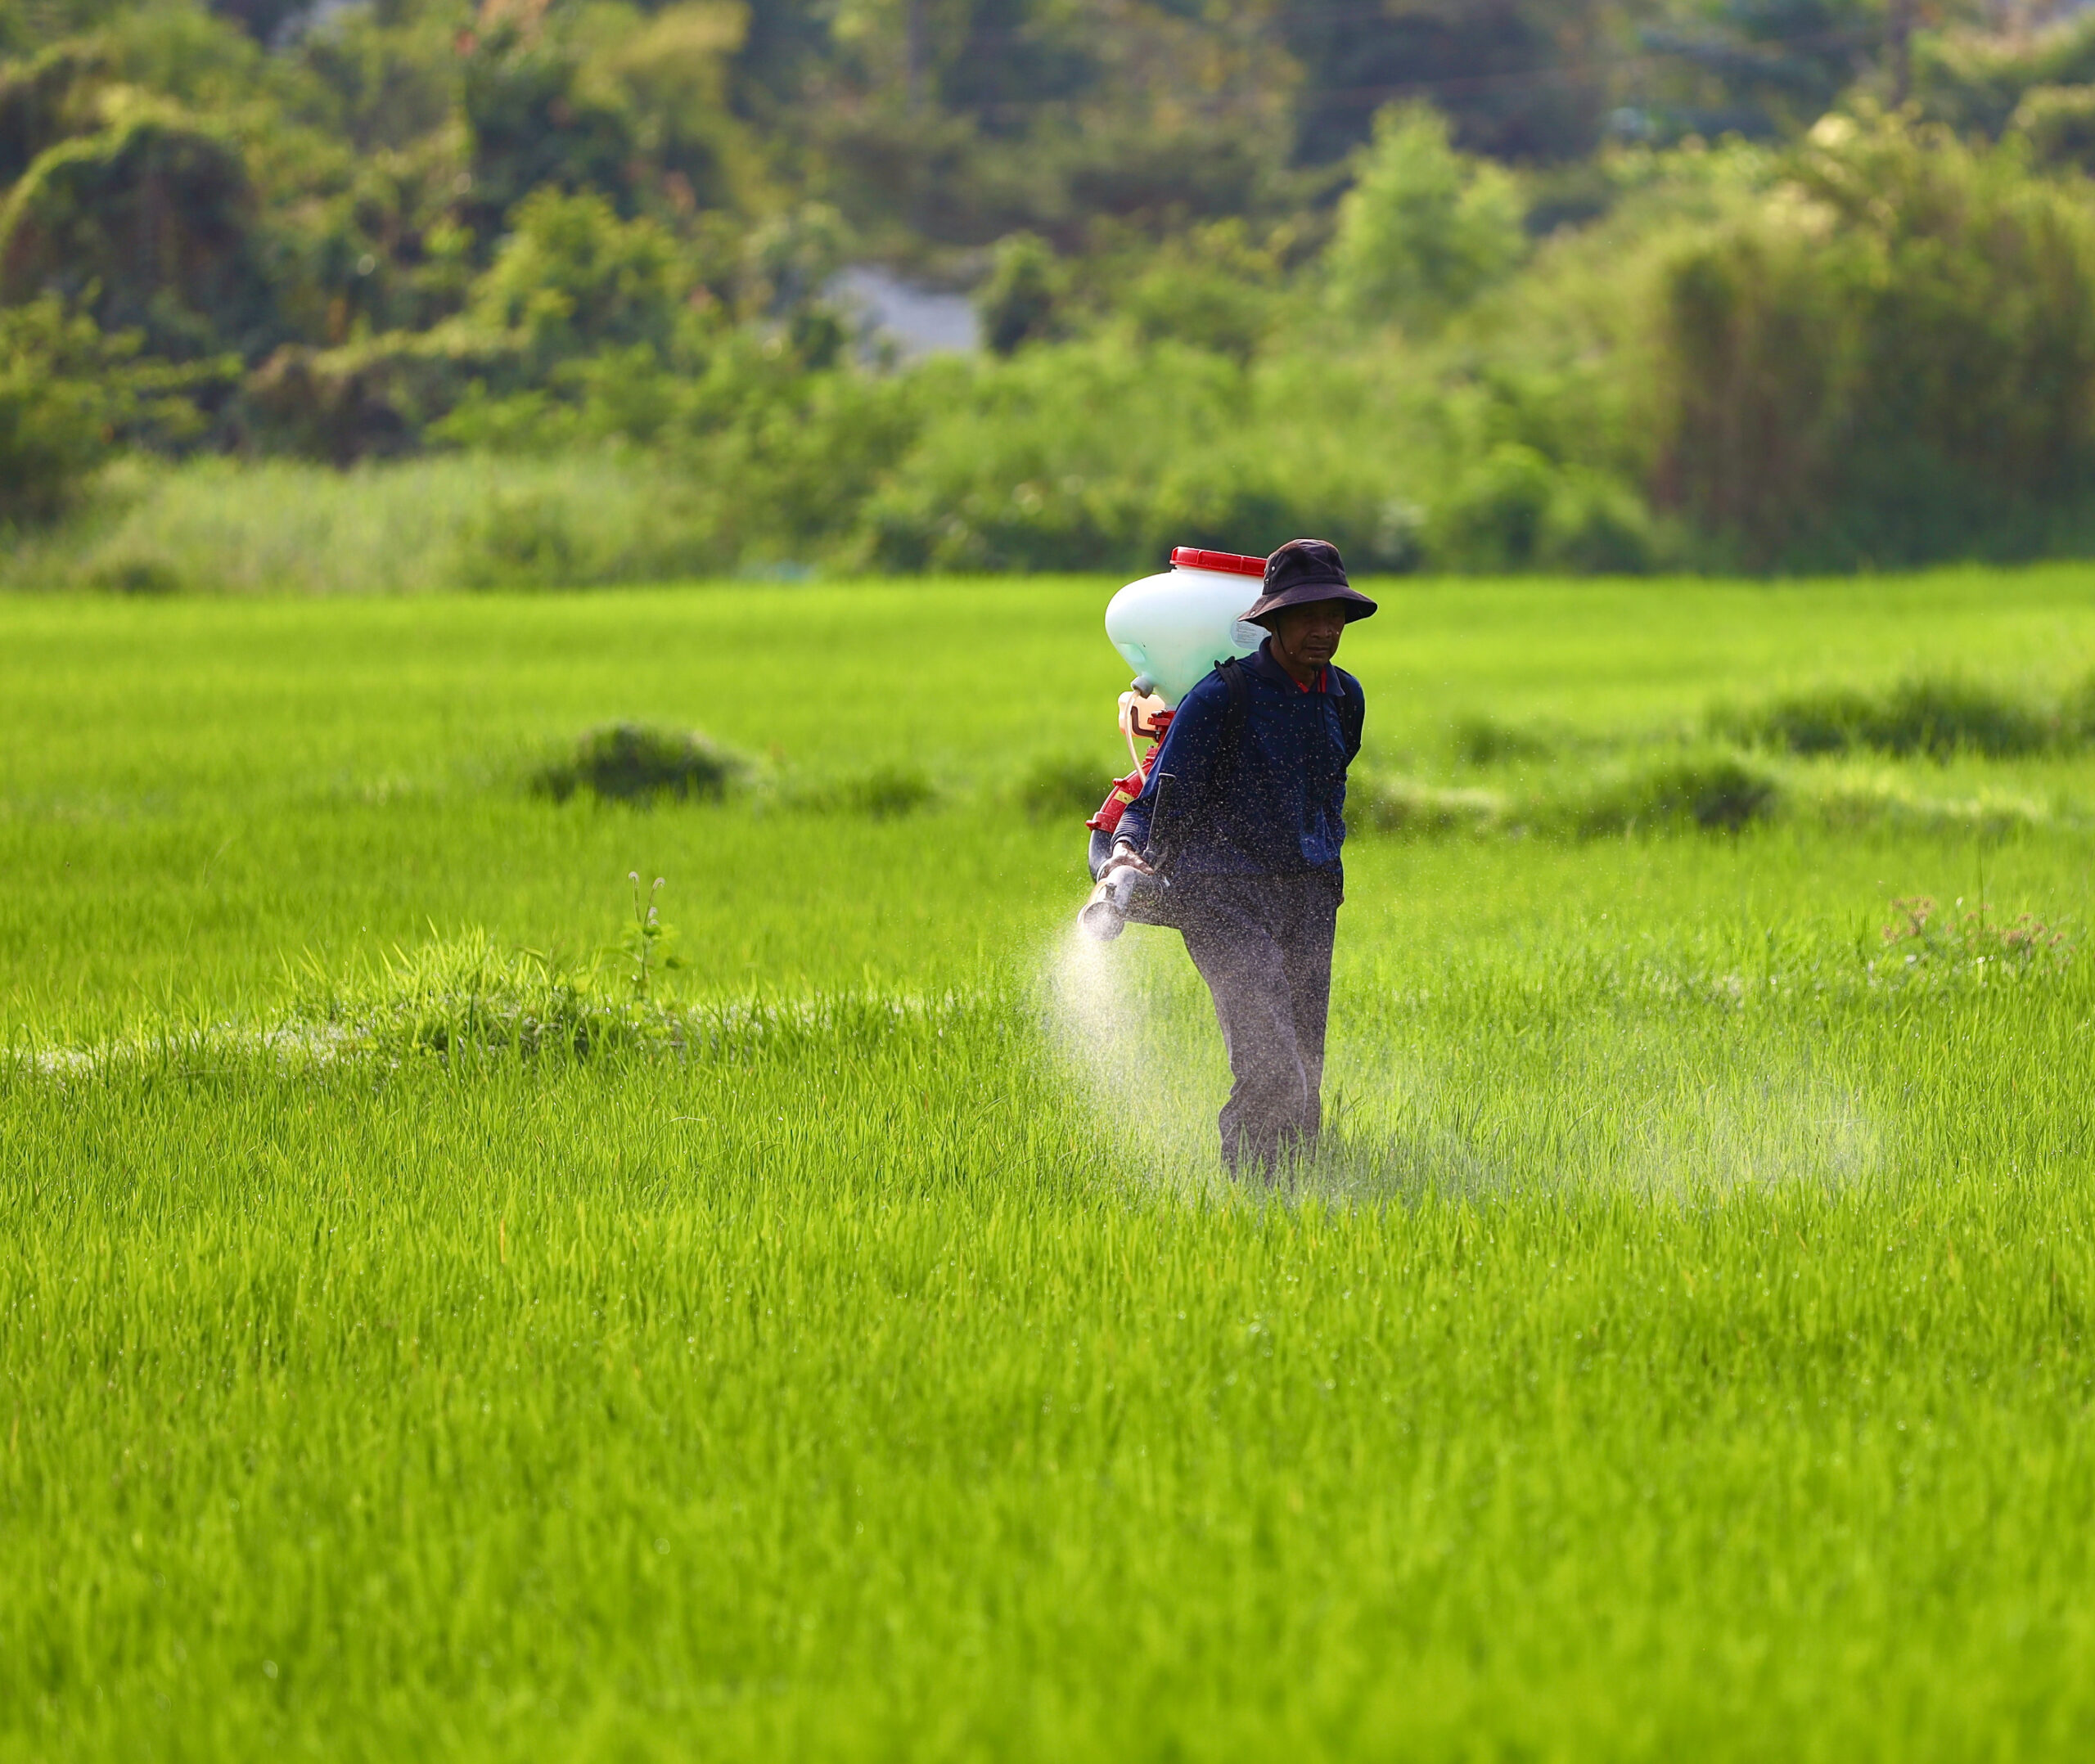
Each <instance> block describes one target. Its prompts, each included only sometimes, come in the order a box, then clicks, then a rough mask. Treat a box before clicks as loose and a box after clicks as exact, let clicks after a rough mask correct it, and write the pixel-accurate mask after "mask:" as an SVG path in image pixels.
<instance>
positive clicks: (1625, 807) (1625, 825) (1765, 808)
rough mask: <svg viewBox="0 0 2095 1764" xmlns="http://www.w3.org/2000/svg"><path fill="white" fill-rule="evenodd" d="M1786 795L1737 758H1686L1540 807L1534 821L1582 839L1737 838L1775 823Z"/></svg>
mask: <svg viewBox="0 0 2095 1764" xmlns="http://www.w3.org/2000/svg"><path fill="white" fill-rule="evenodd" d="M1781 804H1782V787H1781V786H1780V785H1778V784H1777V783H1776V781H1774V779H1773V778H1772V777H1770V776H1768V775H1767V774H1766V773H1765V772H1759V771H1757V770H1756V769H1755V768H1754V767H1751V766H1749V765H1748V764H1746V762H1745V761H1743V760H1741V759H1740V758H1737V756H1736V755H1734V754H1714V755H1710V756H1707V757H1700V756H1695V755H1686V756H1683V757H1682V758H1677V759H1669V760H1665V761H1662V762H1660V763H1658V764H1656V765H1653V766H1648V767H1640V768H1638V769H1635V770H1632V771H1629V772H1622V773H1620V774H1618V775H1617V776H1614V777H1612V778H1605V779H1602V780H1600V781H1597V782H1596V783H1595V784H1594V785H1592V786H1591V787H1589V789H1588V790H1587V791H1586V792H1584V794H1578V795H1574V796H1570V797H1568V798H1566V799H1561V800H1559V801H1557V802H1556V803H1549V804H1544V805H1542V808H1541V812H1540V813H1539V815H1538V817H1537V818H1538V819H1539V821H1542V822H1543V824H1544V825H1546V826H1547V825H1549V824H1550V823H1552V822H1554V823H1555V824H1557V826H1561V827H1562V828H1563V830H1566V831H1567V832H1570V833H1572V834H1574V835H1577V836H1579V837H1581V838H1585V839H1595V838H1602V837H1605V836H1606V835H1610V834H1620V833H1629V832H1633V831H1647V830H1659V829H1663V828H1665V827H1669V826H1694V827H1698V828H1700V829H1701V830H1703V831H1705V832H1710V833H1736V832H1737V831H1738V830H1740V829H1741V828H1742V827H1745V826H1748V825H1749V824H1750V823H1751V822H1753V821H1764V820H1767V819H1768V818H1769V817H1772V816H1773V814H1774V813H1775V812H1776V810H1777V808H1780V806H1781Z"/></svg>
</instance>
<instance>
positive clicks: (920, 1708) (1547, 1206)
mask: <svg viewBox="0 0 2095 1764" xmlns="http://www.w3.org/2000/svg"><path fill="white" fill-rule="evenodd" d="M1114 586H1115V584H1113V583H1103V582H1097V581H1083V582H1047V583H1041V582H1032V583H1012V582H1004V583H900V584H897V583H885V584H864V585H852V584H837V585H827V586H797V587H795V586H768V585H752V584H730V585H718V586H696V587H683V588H665V589H661V590H658V591H651V592H604V593H598V594H591V595H571V596H570V595H544V596H467V595H455V596H436V595H433V596H425V597H420V598H416V599H412V600H409V599H381V598H367V599H357V598H340V599H333V600H289V599H268V598H263V599H254V600H241V601H232V600H217V599H209V598H188V597H180V596H178V597H172V598H164V599H130V600H126V599H120V598H113V597H90V596H57V595H52V596H9V597H6V598H0V1760H13V1759H22V1760H29V1759H53V1760H58V1759H86V1758H110V1759H119V1758H120V1759H126V1760H130V1759H178V1758H179V1759H192V1758H193V1759H199V1760H203V1759H210V1760H224V1759H242V1758H250V1757H258V1758H259V1757H272V1758H273V1757H286V1758H288V1757H327V1758H355V1759H363V1758H368V1759H372V1760H381V1759H385V1760H392V1759H402V1758H423V1757H427V1758H446V1759H449V1758H463V1759H480V1758H490V1759H495V1758H499V1759H518V1760H525V1759H531V1760H535V1759H563V1760H564V1759H570V1758H572V1759H590V1760H593V1759H616V1760H626V1759H651V1758H664V1759H683V1758H694V1759H711V1758H722V1759H741V1758H764V1759H768V1758H780V1759H789V1758H790V1759H822V1760H827V1759H854V1760H856V1759H911V1760H916V1759H926V1760H947V1759H953V1760H961V1759H984V1760H989V1759H998V1760H1001V1759H1020V1760H1035V1759H1037V1760H1043V1761H1045V1760H1057V1761H1059V1760H1068V1759H1099V1760H1122V1759H1159V1760H1164V1759H1172V1760H1192V1759H1206V1758H1223V1759H1263V1758H1279V1759H1286V1760H1288V1761H1289V1764H1299V1761H1301V1760H1304V1759H1312V1758H1318V1759H1321V1758H1351V1757H1363V1758H1375V1759H1385V1758H1389V1759H1433V1760H1438V1759H1448V1760H1457V1759H1459V1760H1482V1759H1519V1760H1538V1761H1539V1760H1584V1759H1608V1760H1615V1759H1652V1760H1675V1759H1683V1758H1697V1759H1732V1758H1739V1759H1748V1758H1750V1759H1769V1758H1782V1759H1825V1760H1843V1761H1845V1760H1855V1759H1885V1760H1894V1759H1896V1760H1908V1759H1933V1758H1941V1759H1959V1760H1962V1759H1970V1758H1985V1759H1989V1760H2007V1759H2017V1758H2043V1759H2051V1758H2058V1757H2073V1756H2077V1755H2081V1754H2083V1753H2086V1752H2088V1750H2089V1749H2090V1748H2091V1747H2095V1519H2091V1515H2095V1428H2091V1417H2090V1400H2091V1392H2095V1383H2092V1382H2091V1380H2095V1366H2091V1361H2090V1356H2091V1353H2092V1352H2095V1342H2092V1341H2091V1340H2090V1339H2089V1338H2088V1333H2087V1331H2088V1324H2089V1317H2090V1312H2091V1310H2095V1236H2092V1235H2091V1233H2092V1232H2095V1139H2092V1138H2091V1135H2095V1075H2092V1074H2091V1052H2095V1042H2091V1025H2095V949H2091V947H2090V946H2089V938H2090V935H2091V928H2092V927H2095V885H2092V884H2091V875H2090V867H2089V859H2090V857H2091V855H2095V694H2091V692H2090V691H2089V682H2090V681H2091V677H2095V570H2090V569H2079V568H2053V569H2042V570H2033V571H2020V572H1982V571H1971V572H1962V573H1948V574H1933V575H1929V576H1925V577H1920V578H1875V579H1872V578H1863V579H1858V580H1854V581H1848V582H1842V583H1790V584H1782V585H1776V586H1769V585H1764V584H1750V585H1749V584H1728V583H1678V582H1675V583H1635V584H1609V583H1548V582H1525V583H1459V584H1457V583H1399V582H1391V583H1385V584H1384V585H1383V587H1382V588H1381V591H1380V592H1381V596H1382V601H1383V609H1384V610H1383V611H1382V613H1381V616H1380V617H1379V618H1378V619H1376V620H1375V621H1373V622H1372V623H1369V624H1367V625H1364V626H1362V627H1359V628H1357V629H1356V630H1355V631H1354V632H1351V633H1349V637H1348V639H1347V642H1346V646H1345V651H1344V653H1343V655H1342V657H1341V659H1342V660H1343V661H1344V662H1345V664H1346V665H1347V666H1348V667H1349V668H1351V669H1352V670H1353V671H1354V673H1358V675H1359V676H1360V677H1361V678H1362V679H1363V682H1364V683H1365V686H1366V687H1367V693H1368V695H1369V724H1368V740H1367V751H1366V754H1364V756H1363V763H1362V767H1361V768H1360V772H1359V775H1358V784H1357V787H1356V791H1355V812H1354V822H1355V832H1354V839H1353V841H1352V843H1351V844H1349V848H1348V865H1349V871H1348V898H1347V903H1346V906H1345V910H1344V911H1343V913H1342V915H1341V917H1340V947H1339V956H1338V964H1337V970H1336V983H1335V991H1334V1007H1335V1008H1334V1038H1333V1042H1332V1047H1331V1071H1330V1074H1329V1077H1328V1079H1327V1102H1328V1104H1329V1105H1330V1111H1331V1123H1332V1124H1331V1132H1330V1133H1329V1135H1328V1145H1327V1153H1326V1155H1324V1156H1323V1157H1322V1159H1320V1161H1319V1162H1318V1163H1316V1164H1315V1165H1313V1166H1312V1167H1310V1168H1304V1169H1302V1170H1300V1171H1297V1172H1292V1173H1291V1174H1290V1175H1289V1176H1288V1177H1287V1178H1286V1180H1285V1181H1282V1183H1281V1184H1279V1185H1278V1186H1277V1187H1275V1188H1273V1189H1271V1190H1268V1189H1266V1188H1264V1187H1259V1188H1256V1189H1253V1190H1244V1189H1238V1188H1235V1187H1232V1186H1231V1185H1230V1184H1229V1183H1228V1181H1225V1179H1224V1178H1223V1176H1222V1174H1221V1173H1220V1172H1219V1168H1218V1167H1217V1164H1216V1161H1215V1158H1214V1150H1213V1148H1212V1145H1211V1137H1212V1133H1213V1117H1214V1110H1215V1109H1216V1108H1217V1107H1218V1106H1219V1104H1220V1102H1221V1100H1222V1097H1223V1089H1224V1087H1225V1084H1226V1078H1227V1074H1226V1072H1225V1071H1224V1069H1223V1063H1222V1059H1221V1053H1220V1049H1219V1038H1218V1037H1216V1035H1215V1033H1214V1027H1213V1023H1212V1019H1211V1017H1210V1015H1208V1014H1207V1009H1208V1007H1207V1005H1206V1001H1205V997H1204V996H1203V995H1202V994H1201V991H1200V989H1199V988H1198V985H1197V983H1196V981H1195V980H1194V979H1193V978H1192V974H1191V972H1190V969H1189V968H1188V966H1187V963H1186V961H1185V960H1184V956H1183V952H1181V951H1180V950H1179V949H1178V947H1177V943H1176V939H1175V938H1174V936H1173V935H1172V934H1169V933H1168V932H1163V931H1157V930H1145V929H1136V930H1132V931H1131V932H1130V933H1129V935H1128V936H1127V937H1126V938H1124V939H1122V940H1121V941H1120V943H1115V944H1113V945H1111V946H1106V947H1103V948H1101V947H1096V946H1088V945H1083V944H1080V943H1079V941H1078V940H1077V939H1076V938H1075V936H1074V934H1073V933H1072V931H1071V929H1070V923H1071V920H1072V918H1073V916H1074V913H1075V908H1076V907H1077V906H1078V905H1079V902H1080V901H1081V898H1082V896H1083V893H1084V885H1085V884H1084V873H1083V869H1082V865H1081V860H1080V857H1079V853H1080V850H1081V844H1082V828H1081V825H1080V823H1081V821H1082V819H1083V817H1084V813H1085V812H1086V805H1085V804H1084V803H1083V796H1084V791H1085V790H1087V789H1088V790H1090V791H1091V792H1092V796H1093V801H1094V802H1095V800H1096V797H1097V795H1098V794H1102V791H1103V789H1104V785H1105V782H1106V778H1107V777H1108V776H1110V774H1111V772H1113V771H1115V770H1116V769H1123V770H1124V768H1125V764H1126V749H1125V748H1124V746H1118V745H1116V744H1117V737H1116V736H1115V732H1114V730H1113V727H1112V713H1113V698H1114V695H1115V692H1117V691H1119V690H1120V687H1121V686H1124V684H1125V677H1124V669H1123V668H1122V667H1121V666H1120V663H1119V662H1118V660H1117V659H1116V658H1115V656H1114V655H1113V653H1112V651H1111V649H1110V647H1109V646H1107V644H1106V641H1105V640H1104V638H1103V637H1102V632H1101V629H1100V624H1099V618H1100V614H1101V613H1102V610H1103V605H1104V602H1105V600H1106V596H1107V595H1108V593H1109V592H1111V588H1112V587H1114ZM615 722H632V723H635V724H638V725H644V726H648V727H655V728H659V729H662V730H666V731H687V730H693V729H696V730H700V731H704V733H705V736H708V737H710V740H712V741H713V742H714V743H717V744H719V745H721V746H722V747H723V748H724V749H727V750H728V751H729V753H730V754H731V755H732V756H733V758H734V759H735V762H736V763H735V766H734V767H733V768H732V777H731V778H730V779H729V781H728V787H727V788H726V789H725V790H724V793H723V794H722V795H721V796H720V798H719V799H717V800H715V799H712V798H711V797H710V796H709V795H707V794H705V793H704V792H702V791H701V793H700V794H698V795H697V796H696V797H695V798H693V799H688V800H686V799H674V798H665V799H658V800H655V801H653V802H651V803H648V802H642V803H633V802H628V801H620V800H603V799H599V798H598V797H597V795H595V794H592V792H591V791H590V790H587V789H577V790H573V791H572V792H570V793H569V794H565V796H564V798H562V797H561V796H559V795H558V794H548V792H547V790H544V789H542V788H538V787H537V785H536V782H535V781H537V780H538V779H539V777H540V775H541V774H542V772H543V771H544V768H546V767H548V766H549V765H552V764H554V763H557V762H560V761H561V760H562V759H564V758H572V756H573V754H574V750H575V747H576V744H577V742H578V740H580V739H581V738H582V737H583V736H584V735H585V733H586V732H587V731H591V730H592V729H596V728H598V727H601V726H604V725H606V724H610V723H615ZM1828 731H1831V732H1830V733H1829V732H1828ZM631 877H637V878H638V880H639V883H640V884H641V886H642V891H643V893H644V890H645V888H646V885H647V884H651V883H652V882H653V881H654V880H655V879H656V878H657V877H660V878H661V879H662V887H661V889H660V892H659V893H658V894H657V895H656V908H657V910H658V912H659V915H660V920H659V926H658V929H660V931H661V934H660V936H657V937H652V938H646V937H642V935H641V934H639V931H638V928H637V924H636V918H635V889H634V884H633V881H631V880H629V878H631ZM644 909H645V902H644V899H643V901H642V910H643V911H644ZM642 955H644V956H645V958H646V966H645V970H644V972H642V967H641V961H640V958H641V956H642Z"/></svg>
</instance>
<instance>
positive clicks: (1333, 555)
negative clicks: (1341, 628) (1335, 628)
mask: <svg viewBox="0 0 2095 1764" xmlns="http://www.w3.org/2000/svg"><path fill="white" fill-rule="evenodd" d="M1309 601H1345V603H1346V607H1345V617H1346V623H1348V624H1350V623H1353V621H1354V619H1366V618H1368V617H1370V616H1371V615H1372V614H1373V613H1374V611H1375V603H1374V601H1371V600H1369V599H1368V597H1367V596H1366V595H1364V594H1363V593H1362V592H1360V590H1359V589H1358V588H1356V587H1354V586H1353V585H1352V583H1349V582H1348V581H1347V580H1346V579H1345V565H1344V564H1342V563H1341V562H1340V561H1339V548H1338V547H1336V545H1333V544H1332V543H1331V542H1330V541H1329V540H1327V539H1290V540H1289V541H1288V542H1287V543H1286V544H1285V545H1283V546H1282V547H1281V548H1280V549H1279V550H1278V551H1275V552H1274V553H1273V556H1271V557H1268V559H1267V560H1266V577H1265V586H1264V588H1263V589H1262V590H1261V591H1260V592H1259V598H1258V600H1257V601H1255V602H1254V603H1253V605H1252V607H1251V610H1250V611H1249V612H1248V613H1246V614H1245V615H1244V616H1245V617H1246V619H1249V620H1250V621H1251V623H1254V624H1264V623H1265V621H1266V619H1267V617H1268V614H1273V613H1277V612H1278V611H1279V610H1281V609H1282V607H1283V606H1300V605H1304V604H1305V603H1307V602H1309Z"/></svg>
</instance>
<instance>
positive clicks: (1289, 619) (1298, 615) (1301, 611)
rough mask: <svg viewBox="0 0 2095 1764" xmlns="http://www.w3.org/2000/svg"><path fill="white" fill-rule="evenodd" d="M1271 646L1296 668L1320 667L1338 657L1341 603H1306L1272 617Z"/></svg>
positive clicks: (1342, 615) (1342, 617)
mask: <svg viewBox="0 0 2095 1764" xmlns="http://www.w3.org/2000/svg"><path fill="white" fill-rule="evenodd" d="M1271 629H1272V631H1273V647H1274V648H1276V649H1277V650H1281V651H1282V653H1283V655H1285V657H1286V659H1288V660H1289V661H1291V662H1293V663H1295V664H1296V665H1297V666H1298V667H1307V668H1322V666H1323V665H1324V664H1326V663H1327V662H1328V661H1330V660H1331V658H1332V657H1333V656H1334V655H1337V654H1338V652H1339V639H1340V637H1344V636H1345V601H1307V602H1305V603H1304V605H1300V606H1284V607H1282V609H1281V610H1279V611H1278V612H1277V613H1275V614H1273V623H1272V626H1271Z"/></svg>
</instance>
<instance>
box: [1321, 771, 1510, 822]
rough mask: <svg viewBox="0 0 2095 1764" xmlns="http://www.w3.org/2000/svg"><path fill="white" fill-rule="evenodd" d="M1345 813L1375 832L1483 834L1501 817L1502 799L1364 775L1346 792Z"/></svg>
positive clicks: (1482, 792)
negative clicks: (1356, 818) (1347, 811)
mask: <svg viewBox="0 0 2095 1764" xmlns="http://www.w3.org/2000/svg"><path fill="white" fill-rule="evenodd" d="M1347 803H1348V805H1349V813H1351V814H1353V815H1356V816H1358V817H1359V818H1360V819H1363V820H1364V821H1366V822H1367V825H1368V826H1372V827H1373V828H1374V829H1375V830H1376V831H1377V832H1378V833H1397V834H1404V835H1411V836H1412V837H1414V838H1426V837H1432V836H1434V835H1445V834H1452V833H1488V832H1491V831H1493V830H1495V829H1497V828H1498V827H1499V826H1502V825H1503V823H1504V821H1505V819H1506V803H1505V799H1503V797H1501V796H1499V795H1498V794H1496V793H1495V792H1493V791H1490V790H1451V789H1448V787H1446V786H1444V785H1436V784H1427V783H1425V782H1423V781H1421V780H1419V779H1417V778H1405V777H1393V776H1378V775H1376V774H1373V773H1369V774H1367V775H1366V776H1363V777H1361V778H1359V779H1358V780H1357V781H1355V783H1354V785H1353V786H1352V788H1351V789H1350V790H1349V792H1348V794H1347Z"/></svg>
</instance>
